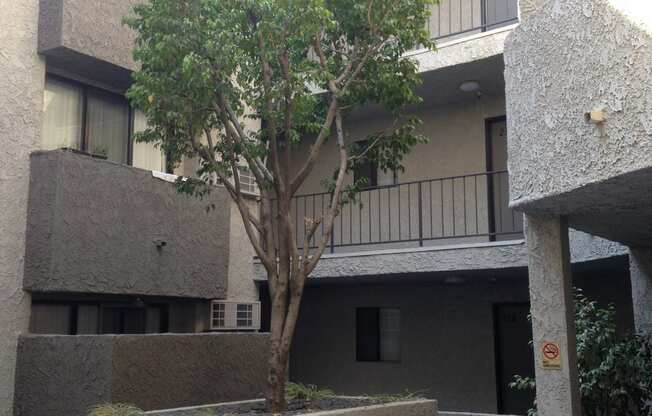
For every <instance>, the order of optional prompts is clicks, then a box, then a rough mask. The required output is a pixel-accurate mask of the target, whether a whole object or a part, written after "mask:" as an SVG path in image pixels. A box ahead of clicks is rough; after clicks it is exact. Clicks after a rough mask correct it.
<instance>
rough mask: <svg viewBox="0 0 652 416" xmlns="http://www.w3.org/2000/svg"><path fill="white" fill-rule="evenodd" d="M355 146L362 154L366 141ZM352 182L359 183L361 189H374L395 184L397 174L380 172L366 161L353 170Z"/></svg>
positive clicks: (390, 171)
mask: <svg viewBox="0 0 652 416" xmlns="http://www.w3.org/2000/svg"><path fill="white" fill-rule="evenodd" d="M357 144H358V146H360V148H359V149H360V150H359V151H361V152H362V151H364V149H365V148H366V146H367V141H360V142H358V143H357ZM353 180H354V182H355V183H358V181H360V182H361V184H360V188H362V189H366V188H375V187H377V186H386V185H395V184H397V183H398V174H397V172H396V171H394V170H388V171H383V170H380V169H378V166H377V165H376V164H375V163H373V162H371V161H366V162H365V163H361V164H359V165H357V166H356V167H355V168H354V169H353Z"/></svg>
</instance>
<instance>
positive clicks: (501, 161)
mask: <svg viewBox="0 0 652 416" xmlns="http://www.w3.org/2000/svg"><path fill="white" fill-rule="evenodd" d="M485 140H486V146H485V148H486V156H487V159H486V166H487V172H490V173H489V174H488V176H487V193H488V197H489V198H488V201H487V203H488V214H489V238H490V240H491V241H501V240H513V239H520V238H523V217H522V214H520V213H518V212H516V211H514V210H512V209H511V208H509V173H508V172H507V119H506V117H505V116H500V117H494V118H489V119H486V120H485Z"/></svg>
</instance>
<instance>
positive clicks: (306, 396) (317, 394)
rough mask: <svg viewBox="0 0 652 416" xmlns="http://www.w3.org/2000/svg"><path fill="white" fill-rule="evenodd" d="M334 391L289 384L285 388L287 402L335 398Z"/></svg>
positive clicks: (308, 385)
mask: <svg viewBox="0 0 652 416" xmlns="http://www.w3.org/2000/svg"><path fill="white" fill-rule="evenodd" d="M334 395H335V393H333V391H332V390H328V389H321V388H319V387H317V386H315V385H314V384H301V383H287V385H286V386H285V397H286V398H287V400H295V399H296V400H305V401H308V402H310V401H314V400H322V399H327V398H329V397H333V396H334Z"/></svg>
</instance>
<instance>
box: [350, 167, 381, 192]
mask: <svg viewBox="0 0 652 416" xmlns="http://www.w3.org/2000/svg"><path fill="white" fill-rule="evenodd" d="M353 180H354V181H355V183H360V188H362V189H365V188H375V187H376V186H378V169H377V168H376V165H375V164H373V163H371V162H370V161H366V162H364V163H361V164H359V165H357V166H356V167H355V169H354V170H353Z"/></svg>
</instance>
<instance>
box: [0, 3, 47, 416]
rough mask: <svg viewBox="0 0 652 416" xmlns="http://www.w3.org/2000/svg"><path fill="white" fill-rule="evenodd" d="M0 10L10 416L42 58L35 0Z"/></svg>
mask: <svg viewBox="0 0 652 416" xmlns="http://www.w3.org/2000/svg"><path fill="white" fill-rule="evenodd" d="M1 3H2V7H1V10H2V12H1V13H0V27H1V28H2V29H1V30H0V91H1V92H0V109H2V110H0V143H2V147H0V213H1V214H0V230H2V232H0V415H1V416H10V415H11V409H12V399H13V384H14V383H13V379H14V361H15V355H16V339H17V336H18V334H20V333H21V332H24V331H27V326H28V323H29V303H30V301H29V296H28V295H27V294H26V293H25V292H23V290H22V283H23V282H22V281H23V262H24V253H25V216H26V212H27V200H28V184H29V152H30V151H32V150H34V149H37V148H38V147H39V144H40V136H41V110H42V108H43V83H44V79H45V64H44V62H43V60H42V59H41V58H40V57H39V56H38V55H37V53H36V44H37V21H38V0H21V1H2V2H1Z"/></svg>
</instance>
